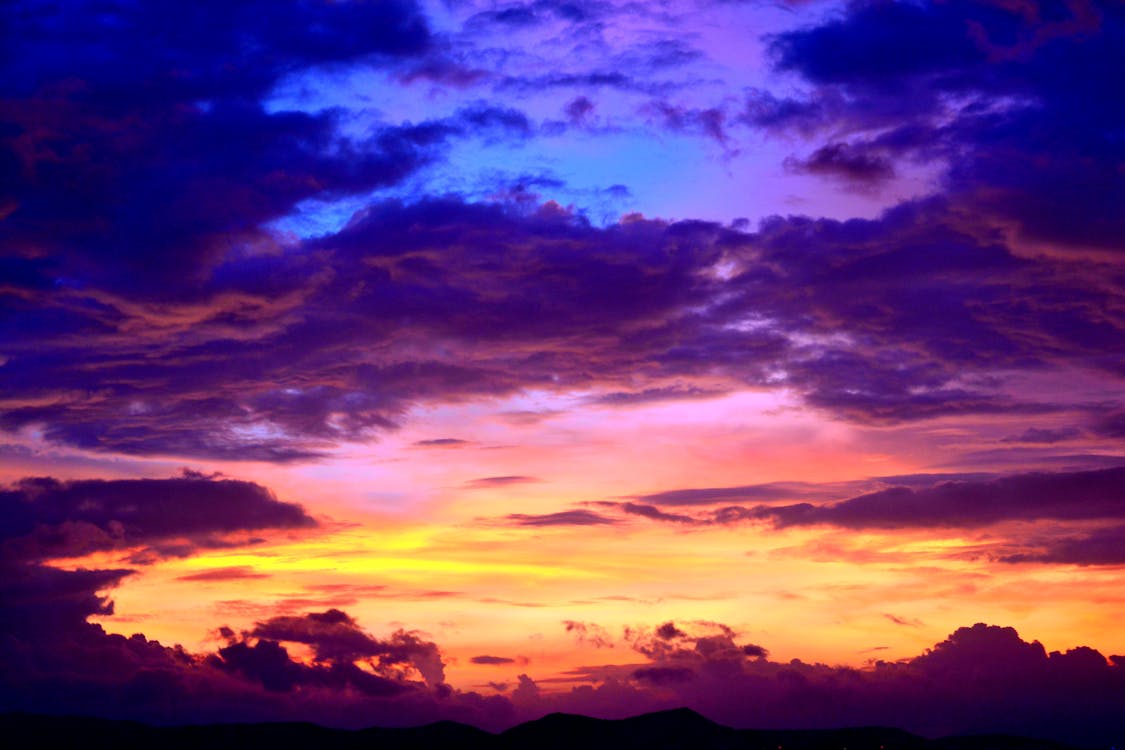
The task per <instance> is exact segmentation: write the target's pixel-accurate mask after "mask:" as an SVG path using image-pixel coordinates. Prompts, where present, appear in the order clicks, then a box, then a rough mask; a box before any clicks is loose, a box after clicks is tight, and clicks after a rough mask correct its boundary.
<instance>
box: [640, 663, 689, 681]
mask: <svg viewBox="0 0 1125 750" xmlns="http://www.w3.org/2000/svg"><path fill="white" fill-rule="evenodd" d="M632 677H633V679H634V680H637V681H638V682H649V683H652V684H653V685H664V684H668V683H676V682H688V681H689V680H693V679H695V672H694V671H693V670H692V669H690V668H689V667H641V668H639V669H634V670H633V674H632Z"/></svg>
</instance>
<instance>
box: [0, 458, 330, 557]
mask: <svg viewBox="0 0 1125 750" xmlns="http://www.w3.org/2000/svg"><path fill="white" fill-rule="evenodd" d="M0 508H2V509H3V514H2V516H3V517H2V519H0V543H2V545H3V547H2V549H3V551H4V552H5V554H7V555H14V556H15V557H16V558H18V559H22V560H46V559H51V558H58V557H80V556H84V555H87V554H90V553H92V552H97V551H102V550H111V549H138V550H139V552H138V555H139V556H140V557H142V558H143V557H145V556H155V557H161V556H181V557H182V556H186V555H188V554H190V553H192V552H193V551H195V550H197V549H199V548H201V547H204V548H205V547H216V546H224V545H225V542H223V541H222V538H223V537H224V536H226V535H230V534H237V533H239V532H248V531H260V530H263V529H308V528H312V527H314V526H316V521H314V520H313V519H312V518H311V517H310V516H309V515H308V514H307V513H306V512H305V510H304V509H303V508H302V507H301V506H299V505H296V504H294V503H286V502H282V501H280V500H278V499H277V497H276V496H275V495H274V494H273V493H272V492H271V491H270V490H268V489H267V488H265V487H263V486H261V485H259V484H256V483H254V482H246V481H239V480H234V479H221V478H214V477H205V476H202V475H199V474H192V473H185V474H184V475H183V476H180V477H174V478H170V479H115V480H102V479H79V480H69V481H63V480H58V479H53V478H51V477H29V478H25V479H21V480H19V481H18V482H16V483H15V484H13V485H11V486H9V487H8V488H6V489H3V490H0Z"/></svg>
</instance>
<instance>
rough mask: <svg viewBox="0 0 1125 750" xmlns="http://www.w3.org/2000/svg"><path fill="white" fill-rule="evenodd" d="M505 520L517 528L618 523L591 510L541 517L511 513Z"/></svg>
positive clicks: (565, 511)
mask: <svg viewBox="0 0 1125 750" xmlns="http://www.w3.org/2000/svg"><path fill="white" fill-rule="evenodd" d="M504 518H505V519H506V520H507V521H508V522H509V523H511V524H513V525H516V526H603V525H607V524H615V523H617V521H616V520H615V519H613V518H609V517H607V516H603V515H600V514H598V513H594V512H593V511H589V510H561V511H559V512H557V513H543V514H541V515H529V514H526V513H509V514H508V515H507V516H504Z"/></svg>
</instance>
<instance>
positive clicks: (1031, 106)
mask: <svg viewBox="0 0 1125 750" xmlns="http://www.w3.org/2000/svg"><path fill="white" fill-rule="evenodd" d="M1123 40H1125V13H1123V12H1122V10H1121V8H1120V6H1119V5H1117V4H1115V3H1105V2H1076V3H1069V4H1066V5H1065V7H1063V6H1062V5H1054V6H1051V5H1046V6H1038V5H1036V6H1023V5H1005V4H999V3H975V2H969V1H968V0H957V1H956V2H919V3H851V4H849V5H848V6H847V7H846V9H845V11H844V12H843V13H842V14H840V15H839V16H836V17H832V18H828V19H825V20H823V21H822V22H820V23H817V24H813V25H810V26H806V27H803V28H798V29H796V30H792V31H786V32H783V33H780V34H777V35H775V36H773V37H772V38H771V39H770V40H769V48H770V53H771V55H772V58H773V61H774V64H775V66H776V67H777V69H778V70H780V71H786V72H790V73H794V74H796V75H797V76H799V77H800V78H801V79H803V80H804V81H805V82H807V83H808V84H810V85H811V86H812V87H813V89H812V91H811V92H809V95H808V96H807V97H805V98H796V99H777V98H776V97H773V96H772V95H769V94H760V93H759V94H756V95H755V96H753V97H751V100H750V106H749V107H748V112H747V118H748V119H749V120H750V121H751V122H753V123H754V124H756V125H758V126H760V127H767V128H778V129H783V128H785V127H790V126H793V125H797V126H798V127H802V128H804V129H805V130H806V131H813V130H815V129H817V128H818V127H819V128H823V129H824V130H825V132H827V133H829V134H830V133H831V132H832V131H833V130H836V131H837V132H838V131H840V130H847V131H850V132H851V133H852V134H853V135H855V134H857V133H864V136H863V140H856V141H853V142H852V146H851V147H852V148H859V149H866V148H867V147H872V148H887V149H889V150H890V151H891V152H893V153H894V155H897V156H898V157H900V158H907V159H913V160H918V161H925V162H934V163H938V164H941V165H942V166H943V167H944V169H943V172H944V178H943V180H942V185H941V187H942V188H943V189H944V191H945V192H946V194H947V196H949V198H950V199H951V200H953V201H954V202H955V203H957V204H958V205H959V206H963V207H965V208H966V209H971V210H972V211H974V212H977V213H978V215H982V216H987V217H989V218H991V219H993V220H996V221H998V222H1003V223H1010V224H1014V225H1015V226H1016V227H1018V228H1019V232H1020V234H1021V235H1022V236H1023V237H1024V238H1025V239H1029V240H1033V241H1036V242H1047V243H1052V244H1053V245H1054V248H1055V250H1056V251H1060V252H1065V251H1067V250H1068V249H1075V248H1078V249H1081V248H1091V247H1093V248H1100V249H1104V250H1111V251H1121V250H1122V249H1125V246H1123V245H1122V239H1121V238H1122V237H1123V236H1125V232H1123V231H1122V230H1123V229H1125V224H1123V223H1122V220H1121V219H1120V217H1119V215H1118V214H1117V213H1115V212H1113V211H1112V210H1111V209H1110V207H1111V206H1113V205H1119V204H1120V203H1121V202H1122V200H1123V199H1125V180H1122V179H1121V176H1120V175H1119V174H1116V173H1114V171H1113V167H1111V166H1110V165H1113V164H1118V163H1120V162H1121V159H1122V157H1123V155H1125V151H1123V148H1125V147H1123V146H1122V144H1121V142H1120V139H1118V138H1115V137H1114V135H1113V130H1114V128H1115V127H1116V125H1113V124H1111V123H1117V122H1120V121H1121V120H1122V117H1123V110H1122V104H1121V102H1120V101H1119V99H1118V97H1114V96H1112V95H1111V94H1110V92H1111V91H1113V85H1114V80H1113V78H1112V75H1111V74H1110V73H1109V71H1110V70H1112V69H1113V68H1114V67H1115V64H1116V63H1120V62H1122V60H1123V57H1122V56H1123V55H1125V52H1123V51H1122V50H1123V48H1122V41H1123ZM903 91H909V92H910V95H909V96H902V95H901V92H903ZM825 148H831V143H829V144H826V145H825ZM1032 163H1034V164H1035V166H1034V167H1032V166H1031V164H1032Z"/></svg>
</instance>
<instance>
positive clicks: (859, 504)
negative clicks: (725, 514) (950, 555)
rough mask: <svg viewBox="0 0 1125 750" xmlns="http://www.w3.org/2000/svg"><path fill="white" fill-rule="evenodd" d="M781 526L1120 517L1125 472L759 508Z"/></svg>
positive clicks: (943, 486) (1037, 476)
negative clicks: (820, 503) (821, 503)
mask: <svg viewBox="0 0 1125 750" xmlns="http://www.w3.org/2000/svg"><path fill="white" fill-rule="evenodd" d="M754 512H755V513H756V514H757V515H758V516H759V517H761V518H768V519H771V520H772V521H773V522H774V523H775V524H777V525H778V526H794V525H809V524H830V525H833V526H841V527H844V528H852V529H863V528H882V529H893V528H940V527H947V528H948V527H963V528H975V527H980V526H986V525H988V524H994V523H998V522H1001V521H1009V520H1037V519H1053V520H1059V521H1079V520H1091V519H1119V518H1125V468H1121V467H1117V468H1112V469H1100V470H1097V471H1078V472H1056V473H1046V472H1032V473H1027V474H1012V475H1008V476H1003V477H999V478H997V479H992V480H989V481H962V482H942V483H939V484H936V485H934V486H932V487H929V488H925V489H913V488H910V487H890V488H887V489H884V490H879V491H877V492H871V493H868V494H865V495H859V496H857V497H853V498H850V499H848V500H844V501H841V502H838V503H833V504H829V505H811V504H809V503H801V504H797V505H786V506H774V507H760V508H756V509H755V511H754Z"/></svg>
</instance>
